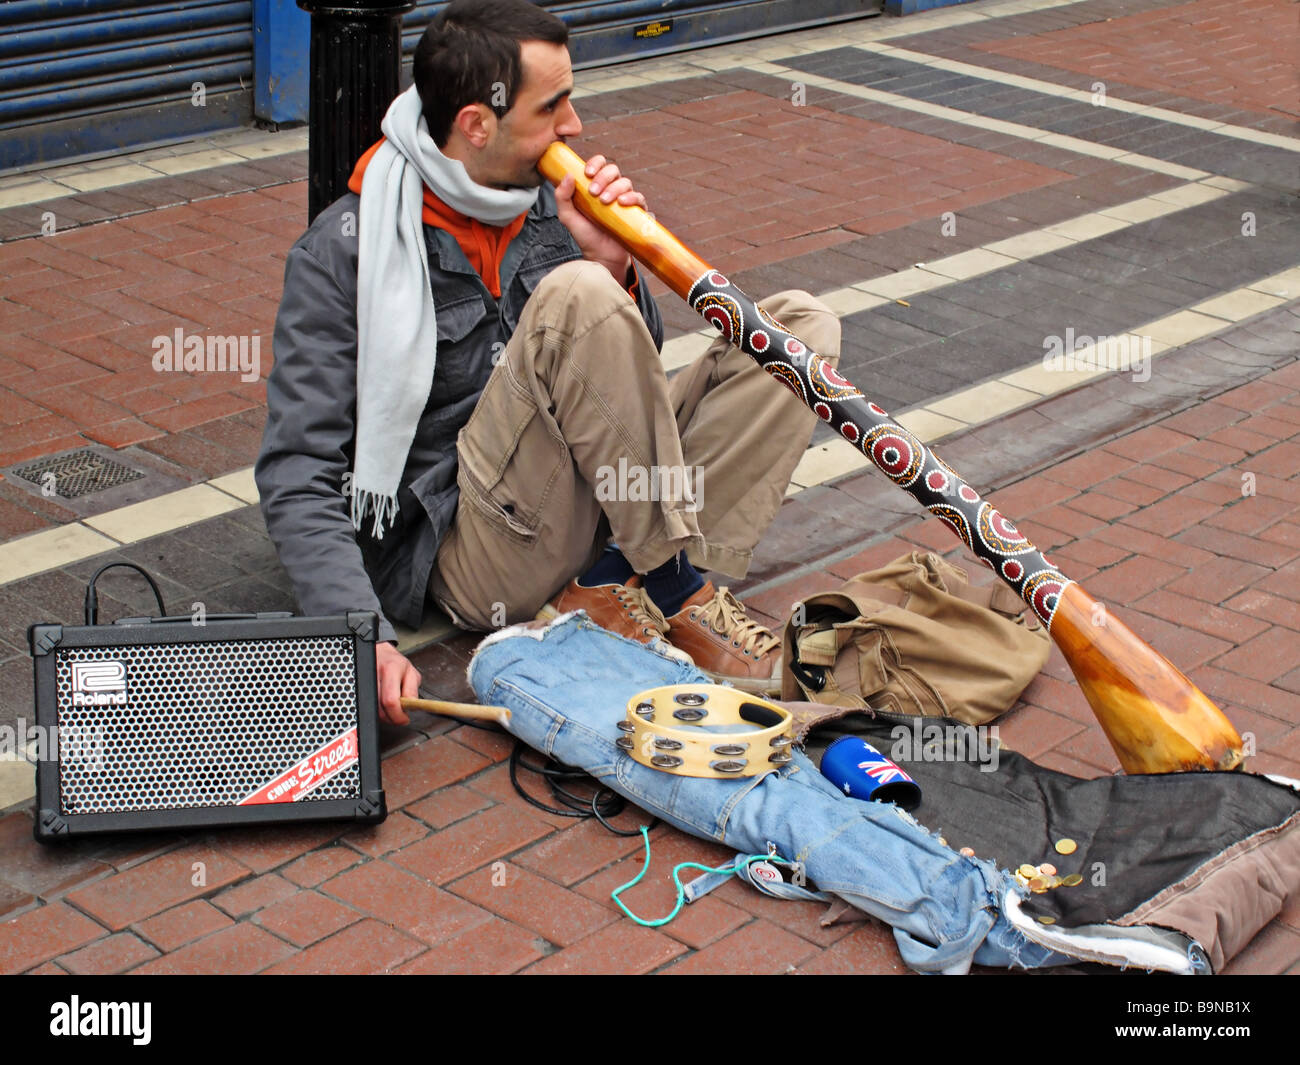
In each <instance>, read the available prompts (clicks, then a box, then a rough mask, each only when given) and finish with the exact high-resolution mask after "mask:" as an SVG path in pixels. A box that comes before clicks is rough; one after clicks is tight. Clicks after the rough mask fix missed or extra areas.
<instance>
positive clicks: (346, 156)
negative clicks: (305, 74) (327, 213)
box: [297, 0, 415, 222]
mask: <svg viewBox="0 0 1300 1065" xmlns="http://www.w3.org/2000/svg"><path fill="white" fill-rule="evenodd" d="M297 3H298V6H299V7H300V8H302V9H303V10H304V11H306V12H307V13H308V14H309V15H311V103H310V107H311V111H310V117H309V119H308V133H307V216H308V221H309V222H310V221H311V220H312V219H314V218H315V217H316V216H317V215H318V214H320V212H321V211H323V210H324V209H325V208H326V207H328V206H329V205H330V204H331V203H333V202H334V201H335V200H337V199H338V198H339V197H340V196H342V195H343V194H344V193H345V192H347V190H348V178H349V177H351V176H352V168H353V167H354V166H355V165H356V162H357V159H358V158H360V156H361V155H362V153H363V152H365V150H366V149H367V148H369V147H370V146H371V145H372V144H374V143H375V141H377V140H379V138H380V137H381V136H382V133H381V132H380V129H379V123H380V122H382V121H383V118H384V112H385V111H387V110H388V105H389V104H391V103H392V102H393V98H394V97H395V96H396V95H397V93H398V91H399V89H400V78H401V70H402V16H403V15H404V14H406V13H407V12H408V11H410V10H411V9H412V8H413V7H415V0H351V2H349V3H330V2H329V0H297Z"/></svg>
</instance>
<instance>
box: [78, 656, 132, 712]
mask: <svg viewBox="0 0 1300 1065" xmlns="http://www.w3.org/2000/svg"><path fill="white" fill-rule="evenodd" d="M72 705H73V706H126V665H125V664H124V663H122V662H115V661H112V660H109V661H104V662H73V663H72Z"/></svg>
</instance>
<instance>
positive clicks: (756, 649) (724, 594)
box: [695, 588, 781, 658]
mask: <svg viewBox="0 0 1300 1065" xmlns="http://www.w3.org/2000/svg"><path fill="white" fill-rule="evenodd" d="M695 616H696V618H698V619H699V621H701V622H702V623H706V624H708V625H709V627H710V628H711V629H712V630H713V631H714V632H716V633H717V634H718V635H719V636H724V637H726V638H727V639H729V640H730V641H731V642H732V644H733V645H734V646H736V647H739V648H741V649H742V650H743V651H744V652H745V653H746V654H748V655H752V656H753V657H754V658H762V657H763V656H764V655H765V654H767V653H768V652H769V651H773V650H775V649H776V648H777V647H779V646H780V645H781V641H780V639H779V638H778V637H776V636H774V635H772V633H771V631H770V630H769V629H766V628H764V627H763V626H762V625H760V624H759V623H758V622H757V621H755V620H754V619H753V618H751V617H750V616H749V615H748V614H746V613H745V608H744V607H743V606H742V605H741V603H740V600H738V599H737V598H736V597H735V596H734V595H732V594H731V590H730V589H729V588H719V589H718V591H717V593H716V594H715V595H714V597H713V600H712V602H709V603H706V604H705V605H704V606H702V607H697V608H696V614H695Z"/></svg>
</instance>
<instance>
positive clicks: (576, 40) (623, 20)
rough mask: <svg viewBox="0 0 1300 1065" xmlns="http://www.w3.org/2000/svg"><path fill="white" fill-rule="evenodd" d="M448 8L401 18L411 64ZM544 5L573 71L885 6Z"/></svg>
mask: <svg viewBox="0 0 1300 1065" xmlns="http://www.w3.org/2000/svg"><path fill="white" fill-rule="evenodd" d="M535 2H536V0H535ZM445 6H446V4H445V3H443V2H433V0H423V2H421V3H417V4H416V6H415V10H413V11H411V12H410V13H409V14H407V15H406V16H405V17H404V18H403V19H402V49H403V52H404V53H405V55H406V57H407V62H408V63H409V61H410V57H411V54H412V53H413V52H414V51H415V44H416V42H417V41H418V40H419V39H420V34H422V33H423V32H424V27H425V26H427V25H428V24H429V22H430V20H431V19H432V18H433V17H434V15H436V14H437V13H438V12H439V11H441V10H442V8H443V7H445ZM538 6H539V7H544V8H546V9H547V10H549V11H553V12H555V14H557V15H559V16H560V18H562V19H564V21H565V22H567V23H568V25H569V32H570V34H571V37H570V39H569V53H570V55H572V56H573V65H574V66H575V67H592V66H599V65H602V64H605V63H616V62H619V61H622V60H628V59H643V58H645V57H646V56H652V55H664V54H665V53H668V52H680V51H683V50H685V49H688V48H699V47H701V46H703V45H709V44H721V43H723V42H724V41H739V40H744V39H746V38H749V37H759V36H762V35H763V34H768V33H778V32H781V31H783V30H794V29H799V28H800V27H803V26H824V25H826V24H827V23H829V22H840V21H843V20H845V19H853V18H862V17H863V16H864V15H872V14H878V13H879V12H880V11H881V7H882V0H539V2H538Z"/></svg>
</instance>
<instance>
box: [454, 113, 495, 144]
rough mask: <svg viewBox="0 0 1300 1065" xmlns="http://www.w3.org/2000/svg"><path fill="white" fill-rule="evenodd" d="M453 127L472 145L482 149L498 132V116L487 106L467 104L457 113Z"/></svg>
mask: <svg viewBox="0 0 1300 1065" xmlns="http://www.w3.org/2000/svg"><path fill="white" fill-rule="evenodd" d="M452 125H453V126H454V127H455V129H456V130H457V131H459V133H460V134H461V136H463V137H464V138H465V139H466V140H467V141H469V143H470V144H471V145H473V146H474V147H475V148H482V147H484V146H485V145H486V144H487V142H488V139H489V138H490V137H491V136H492V134H493V133H494V132H496V127H497V116H496V114H495V113H494V112H493V111H492V108H490V107H488V106H487V104H466V105H465V106H464V107H462V108H461V109H460V110H459V111H457V112H456V117H455V118H454V119H452Z"/></svg>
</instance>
